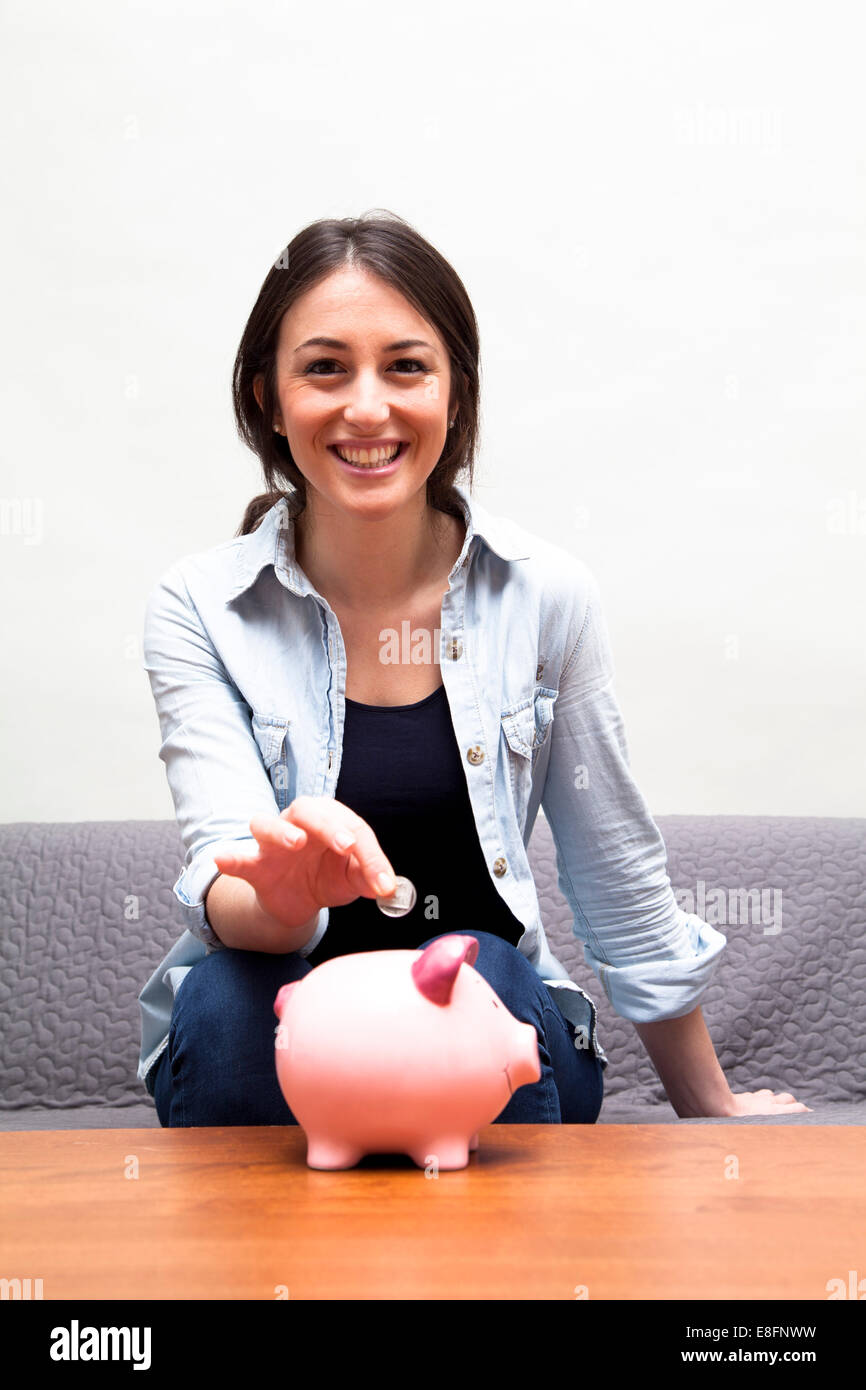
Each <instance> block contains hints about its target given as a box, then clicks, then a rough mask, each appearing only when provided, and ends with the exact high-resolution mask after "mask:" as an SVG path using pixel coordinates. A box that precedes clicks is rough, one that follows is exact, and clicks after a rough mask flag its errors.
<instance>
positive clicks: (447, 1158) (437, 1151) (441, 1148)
mask: <svg viewBox="0 0 866 1390" xmlns="http://www.w3.org/2000/svg"><path fill="white" fill-rule="evenodd" d="M406 1152H407V1153H408V1155H409V1157H410V1158H411V1159H412V1161H413V1162H414V1163H416V1164H417V1165H418V1167H419V1168H425V1169H430V1170H432V1171H434V1172H438V1171H439V1169H440V1168H441V1169H451V1168H465V1167H466V1165H467V1164H468V1162H469V1144H468V1142H467V1141H466V1140H465V1139H461V1138H456V1137H455V1136H453V1135H451V1136H449V1137H448V1138H447V1139H445V1138H442V1139H430V1140H428V1141H427V1142H426V1143H424V1144H416V1145H415V1146H414V1147H413V1148H411V1149H407V1150H406Z"/></svg>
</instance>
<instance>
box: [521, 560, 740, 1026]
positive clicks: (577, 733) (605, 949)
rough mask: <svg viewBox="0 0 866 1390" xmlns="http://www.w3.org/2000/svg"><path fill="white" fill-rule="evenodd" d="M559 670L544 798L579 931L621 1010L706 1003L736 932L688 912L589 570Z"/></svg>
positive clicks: (644, 1015)
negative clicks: (643, 781) (636, 747)
mask: <svg viewBox="0 0 866 1390" xmlns="http://www.w3.org/2000/svg"><path fill="white" fill-rule="evenodd" d="M585 592H586V597H585V600H584V602H583V605H582V610H581V611H580V613H579V614H578V615H577V623H578V632H577V637H576V640H575V642H574V647H573V650H572V651H571V654H570V655H569V656H568V657H567V658H566V662H565V665H564V667H563V670H562V675H561V678H560V685H559V694H558V696H557V698H556V701H555V705H554V711H553V713H554V718H553V722H552V725H551V728H550V735H549V737H550V739H551V748H550V754H549V759H548V764H547V772H546V778H545V783H544V790H543V793H542V800H541V804H542V807H543V810H544V814H545V817H546V819H547V822H548V824H549V826H550V829H551V833H552V836H553V840H554V843H555V846H556V859H557V872H558V881H559V887H560V890H561V892H562V894H563V896H564V897H565V899H566V901H567V902H568V904H569V906H570V908H571V910H572V913H573V914H574V932H575V935H576V936H577V937H578V938H579V939H580V940H581V941H582V942H583V952H584V958H585V960H586V962H587V964H588V965H589V966H590V967H591V968H592V970H593V971H594V972H595V974H596V975H597V977H598V979H599V980H600V982H601V985H602V987H603V989H604V991H605V993H606V994H607V997H608V999H609V1000H610V1002H611V1005H612V1007H613V1008H614V1010H615V1012H616V1013H617V1014H619V1015H620V1016H621V1017H622V1018H627V1019H630V1020H632V1021H633V1022H635V1023H649V1022H653V1021H655V1020H660V1019H666V1018H679V1017H681V1016H682V1015H684V1014H687V1013H690V1012H691V1010H692V1009H694V1008H695V1006H696V1005H697V1004H698V1003H699V1002H700V997H701V995H702V994H703V992H704V990H705V989H706V987H707V985H708V984H709V981H710V979H711V977H712V975H713V973H714V971H715V968H716V964H717V962H718V958H719V955H720V953H721V951H722V950H723V949H724V947H725V945H726V944H727V939H726V937H724V936H723V935H722V933H721V932H719V931H717V930H716V929H715V927H712V926H710V925H709V924H708V923H707V922H705V921H703V919H702V918H700V917H698V916H697V915H696V914H695V913H691V912H686V911H685V910H684V909H683V908H681V907H680V906H679V905H678V903H677V901H676V898H675V896H674V892H673V889H672V887H671V882H670V878H669V877H668V874H667V852H666V849H665V845H664V841H663V840H662V836H661V832H660V831H659V829H658V826H657V825H656V823H655V821H654V820H653V818H652V816H651V815H650V812H649V809H648V807H647V805H646V802H645V801H644V799H643V797H642V795H641V793H640V791H639V789H638V787H637V786H636V784H635V782H634V779H633V777H632V775H631V771H630V768H629V754H628V747H627V743H626V737H625V730H624V727H623V720H622V715H621V713H620V710H619V707H618V704H617V700H616V696H615V693H614V688H613V680H614V668H613V659H612V654H611V648H610V639H609V634H608V630H607V624H606V621H605V617H604V613H603V611H602V606H601V600H600V594H599V588H598V584H597V582H596V580H595V578H594V576H593V575H592V574H591V573H590V572H589V570H586V584H585Z"/></svg>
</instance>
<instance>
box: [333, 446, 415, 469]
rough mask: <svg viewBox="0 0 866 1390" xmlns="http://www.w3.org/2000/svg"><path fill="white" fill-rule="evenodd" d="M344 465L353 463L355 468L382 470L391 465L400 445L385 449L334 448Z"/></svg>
mask: <svg viewBox="0 0 866 1390" xmlns="http://www.w3.org/2000/svg"><path fill="white" fill-rule="evenodd" d="M334 447H335V449H336V451H337V453H338V454H339V455H340V458H341V459H342V460H343V462H344V463H353V464H354V465H355V467H356V468H384V467H385V465H386V464H387V463H393V461H394V459H395V458H396V457H397V454H398V453H399V452H400V448H401V445H399V444H392V445H391V446H390V448H387V449H341V448H339V446H337V445H335V446H334Z"/></svg>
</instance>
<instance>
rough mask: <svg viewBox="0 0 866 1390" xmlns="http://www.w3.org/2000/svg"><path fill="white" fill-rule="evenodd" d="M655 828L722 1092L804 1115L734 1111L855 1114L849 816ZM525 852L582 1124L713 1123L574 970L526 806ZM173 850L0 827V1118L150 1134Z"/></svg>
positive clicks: (863, 988)
mask: <svg viewBox="0 0 866 1390" xmlns="http://www.w3.org/2000/svg"><path fill="white" fill-rule="evenodd" d="M657 824H658V826H659V829H660V830H661V833H662V836H663V838H664V841H665V844H666V846H667V850H668V873H669V876H670V879H671V883H672V885H673V887H674V889H675V891H677V892H678V893H682V892H687V893H688V892H690V893H691V894H692V895H693V897H692V899H691V900H688V901H687V906H688V907H689V910H693V911H696V912H698V914H699V915H700V916H703V917H705V919H706V920H708V921H710V922H712V923H713V924H714V925H717V926H718V928H719V930H721V931H722V932H724V933H725V935H726V936H727V938H728V945H727V949H726V950H725V951H724V952H723V954H722V957H721V959H720V963H719V966H718V968H717V971H716V974H715V976H714V978H713V980H712V982H711V984H710V986H709V988H708V989H707V991H706V993H705V994H704V996H703V999H702V1000H701V1003H702V1007H703V1010H704V1015H705V1017H706V1020H707V1024H708V1027H709V1030H710V1033H711V1035H712V1038H713V1042H714V1044H715V1047H716V1051H717V1053H718V1055H719V1059H720V1061H721V1064H722V1067H723V1069H724V1071H725V1073H726V1075H727V1077H728V1079H729V1081H730V1084H731V1086H732V1089H734V1090H735V1091H737V1090H757V1089H760V1088H763V1087H770V1088H772V1089H773V1090H790V1091H792V1092H793V1093H794V1094H795V1095H796V1097H797V1099H798V1100H802V1101H804V1102H805V1103H806V1104H807V1105H810V1106H812V1107H813V1109H812V1111H811V1112H810V1113H806V1114H802V1115H788V1116H784V1115H783V1116H772V1117H766V1116H761V1117H749V1118H744V1119H740V1120H738V1121H736V1123H738V1124H753V1123H761V1124H863V1123H866V1066H864V1062H866V1045H864V1037H866V819H863V820H860V819H841V818H840V819H833V818H808V817H784V816H782V817H750V816H660V817H658V818H657ZM530 860H531V862H532V867H533V873H534V875H535V879H536V883H537V885H538V889H539V895H540V900H541V906H542V915H543V917H544V921H545V927H546V930H547V932H548V937H549V940H550V944H551V948H552V950H553V951H554V953H555V954H556V955H557V956H558V957H559V959H560V960H561V961H562V962H563V964H564V965H565V966H566V967H567V969H568V970H569V973H570V974H571V975H572V978H573V979H575V980H576V981H577V983H578V984H580V985H582V986H583V988H584V989H586V990H587V991H588V992H589V993H590V994H591V995H592V997H593V998H594V999H595V1000H596V1002H597V1004H598V1007H599V1037H600V1039H601V1042H602V1045H603V1046H604V1048H605V1051H606V1053H607V1055H608V1058H609V1062H610V1064H609V1066H608V1068H607V1071H606V1072H605V1100H604V1104H603V1106H602V1112H601V1116H600V1119H599V1123H602V1124H611V1123H612V1124H616V1123H646V1124H668V1123H677V1124H723V1123H726V1121H725V1120H722V1119H716V1118H713V1119H704V1120H679V1119H678V1117H677V1116H676V1114H675V1113H674V1111H673V1109H672V1107H671V1105H670V1104H669V1102H668V1101H667V1099H666V1097H665V1094H664V1091H663V1089H662V1086H661V1084H660V1082H659V1079H658V1076H657V1075H656V1072H655V1070H654V1068H653V1066H652V1063H651V1062H650V1060H649V1058H648V1056H647V1054H646V1052H645V1051H644V1049H643V1047H642V1045H641V1043H640V1040H639V1039H638V1036H637V1034H636V1032H635V1030H634V1028H633V1026H632V1024H631V1023H629V1022H628V1021H627V1020H625V1019H621V1018H619V1017H618V1016H617V1015H616V1014H614V1012H613V1010H612V1009H611V1007H610V1005H609V1003H608V1000H607V998H606V996H605V994H604V992H603V990H602V988H601V986H600V984H599V982H598V980H597V979H596V977H595V976H594V975H593V973H592V971H591V970H590V969H589V968H588V967H587V966H586V965H585V964H584V962H583V952H582V947H581V943H580V942H579V941H577V940H576V939H575V938H574V937H573V935H572V931H571V918H570V913H569V911H568V908H567V906H566V903H565V901H564V899H563V897H562V895H561V894H560V891H559V888H558V886H557V878H556V858H555V852H554V847H553V840H552V837H551V834H550V829H549V827H548V825H547V823H546V821H545V820H544V818H543V814H540V815H539V817H538V820H537V822H536V826H535V831H534V834H533V837H532V841H531V844H530ZM182 862H183V846H182V844H181V841H180V836H179V833H178V830H177V827H176V825H175V823H174V821H135V820H129V821H88V822H81V823H74V822H64V823H59V824H49V823H44V824H43V823H38V822H19V823H12V824H6V825H2V826H0V1130H13V1129H18V1130H20V1129H71V1128H129V1127H136V1128H139V1127H154V1128H158V1127H159V1120H158V1118H157V1115H156V1111H155V1108H154V1104H153V1101H152V1099H151V1098H150V1096H149V1095H148V1093H147V1091H146V1089H145V1087H144V1086H143V1084H142V1083H141V1082H140V1081H139V1080H138V1078H137V1076H136V1069H137V1065H138V1052H139V1036H140V1035H139V1028H140V1016H139V1008H138V994H139V991H140V990H141V988H142V986H143V985H144V983H145V981H146V980H147V979H148V977H149V976H150V975H151V973H152V972H153V970H154V969H155V967H156V966H157V964H158V963H159V961H160V960H161V959H162V957H163V955H164V954H165V953H166V952H167V951H168V949H169V947H170V946H171V944H172V943H173V941H175V940H176V938H177V937H178V935H179V934H180V933H181V932H182V931H183V929H184V923H183V919H182V916H181V911H180V908H179V906H178V904H177V903H176V901H175V898H174V895H173V893H172V884H173V883H174V881H175V878H176V877H177V873H178V871H179V867H180V865H181V863H182ZM680 901H681V902H683V901H684V899H683V898H681V899H680ZM728 1123H729V1122H728Z"/></svg>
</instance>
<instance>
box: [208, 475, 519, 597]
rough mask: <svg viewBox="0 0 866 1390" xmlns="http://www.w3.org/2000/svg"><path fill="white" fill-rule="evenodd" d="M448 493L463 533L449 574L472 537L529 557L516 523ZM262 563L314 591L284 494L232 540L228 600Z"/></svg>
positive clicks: (461, 494) (296, 586) (462, 492)
mask: <svg viewBox="0 0 866 1390" xmlns="http://www.w3.org/2000/svg"><path fill="white" fill-rule="evenodd" d="M454 491H455V493H456V495H457V500H458V503H459V506H460V509H461V511H462V513H463V518H464V521H465V523H466V536H465V538H464V541H463V548H462V550H461V551H460V555H459V557H458V559H457V560H456V561H455V564H454V569H453V570H452V571H451V573H452V574H454V573H455V572H456V571H457V570H458V569H460V567H461V566H462V565H463V563H464V561H465V559H466V557H467V556H468V554H469V550H470V547H471V546H472V544H473V543H474V541H475V539H476V537H477V538H478V541H479V542H481V543H483V544H484V545H486V546H487V547H488V549H490V550H492V551H493V552H494V554H496V555H498V556H499V557H500V559H502V560H528V559H529V558H530V549H529V545H528V541H529V537H528V535H527V533H526V532H525V531H524V530H523V528H522V527H518V526H517V525H516V524H515V523H514V522H513V521H510V520H509V519H508V518H507V517H500V516H494V515H493V514H492V513H491V512H489V511H488V510H487V508H486V507H484V506H482V504H481V503H480V502H478V501H477V500H476V499H474V498H471V497H470V495H469V492H468V489H467V488H466V487H465V486H463V485H461V484H459V483H458V484H456V485H455V488H454ZM267 565H273V566H274V568H275V569H276V570H278V571H280V572H282V573H283V574H284V575H285V577H286V582H287V585H288V587H289V588H290V589H292V590H293V591H294V592H295V593H297V594H310V593H315V590H314V589H313V587H312V585H311V584H310V581H309V580H308V579H307V576H306V575H305V574H304V573H303V571H302V570H301V569H300V568H299V566H298V564H297V563H296V561H295V521H294V515H293V514H292V512H291V511H290V508H289V503H288V501H287V500H286V498H285V497H281V498H280V499H279V501H278V502H275V503H274V505H273V507H271V509H270V511H268V512H266V513H265V515H264V516H263V517H262V520H261V521H260V523H259V525H258V526H257V527H256V529H255V530H254V531H251V532H250V533H249V535H246V536H241V537H239V538H238V540H237V541H236V549H235V577H234V581H233V583H232V585H231V588H230V589H229V591H228V599H229V600H231V599H234V598H237V596H238V595H239V594H242V593H243V592H244V591H245V590H246V589H249V588H250V587H251V586H252V585H253V584H254V583H255V581H256V580H257V579H258V577H259V575H260V574H261V572H262V570H263V569H264V568H265V567H266V566H267Z"/></svg>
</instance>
